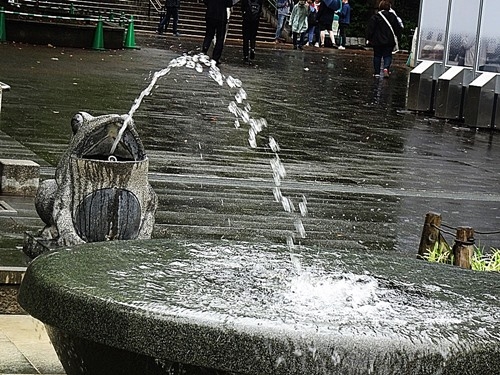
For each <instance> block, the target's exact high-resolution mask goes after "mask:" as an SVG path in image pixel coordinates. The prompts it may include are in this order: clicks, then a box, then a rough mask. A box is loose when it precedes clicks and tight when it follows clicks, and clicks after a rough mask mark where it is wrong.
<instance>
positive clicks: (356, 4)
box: [348, 0, 420, 49]
mask: <svg viewBox="0 0 500 375" xmlns="http://www.w3.org/2000/svg"><path fill="white" fill-rule="evenodd" d="M392 2H393V8H394V10H395V11H396V12H397V14H398V16H399V17H401V19H402V20H403V22H404V25H405V28H404V30H403V37H402V40H401V41H400V48H402V49H410V47H411V39H412V36H413V31H414V30H415V27H416V26H417V23H418V14H419V10H420V0H392ZM378 3H379V1H378V0H349V4H350V5H351V25H350V26H349V32H348V33H349V35H350V36H356V37H364V36H365V29H366V25H367V23H368V20H369V19H370V17H371V16H372V15H373V14H375V12H376V11H377V6H378Z"/></svg>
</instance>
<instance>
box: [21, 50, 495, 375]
mask: <svg viewBox="0 0 500 375" xmlns="http://www.w3.org/2000/svg"><path fill="white" fill-rule="evenodd" d="M200 62H203V60H202V59H198V57H197V58H196V60H195V59H194V58H190V57H189V58H188V57H186V56H184V57H182V59H180V58H179V59H178V60H176V61H175V62H174V65H176V66H180V65H182V66H184V65H185V66H188V63H189V65H190V66H191V67H192V68H194V69H196V70H197V71H200V72H201V71H203V69H204V68H203V67H202V66H201V64H200ZM171 64H172V63H171ZM207 64H208V62H207ZM172 66H173V65H172ZM167 73H168V69H166V70H165V71H164V72H162V73H161V74H167ZM210 74H211V76H213V78H214V80H216V82H218V83H219V85H222V84H223V77H222V75H221V74H220V72H219V71H218V68H217V67H215V66H214V65H213V64H212V68H211V70H210ZM155 77H157V76H156V75H155ZM230 82H231V84H234V86H235V87H237V88H238V89H239V91H238V93H239V98H240V101H237V103H231V104H230V105H229V106H228V107H229V110H230V111H231V113H234V114H235V116H236V117H237V118H239V119H241V120H242V121H245V122H246V123H250V124H251V126H252V131H250V132H249V143H250V145H254V144H255V135H256V134H257V132H258V131H259V129H260V127H261V125H262V123H260V122H257V121H252V119H251V118H250V117H249V116H248V111H246V110H242V109H241V108H240V107H239V106H238V105H239V104H240V103H241V102H243V99H245V98H246V97H245V98H243V96H242V95H240V94H245V93H244V91H242V90H241V88H240V87H239V86H238V84H236V83H235V81H234V80H232V81H230ZM154 84H155V80H153V81H152V84H151V85H150V88H148V90H150V89H151V88H152V87H153V86H154ZM148 90H145V91H144V92H143V94H144V93H148V92H149V91H148ZM144 95H147V94H144ZM144 95H142V94H141V99H142V97H143V96H144ZM245 95H246V94H245ZM139 105H140V100H138V101H136V104H135V108H137V107H138V106H139ZM131 112H132V113H133V111H131ZM126 122H128V126H125V124H126ZM85 124H90V126H86V125H85ZM73 130H74V134H75V135H74V137H73V140H72V142H71V145H70V148H69V149H68V152H67V153H66V154H65V156H64V157H63V159H62V161H61V163H60V165H59V167H58V171H57V173H56V179H55V180H54V181H53V182H47V183H46V185H45V186H46V188H45V190H44V191H45V192H46V193H47V194H43V193H41V194H40V198H39V199H38V201H37V202H38V203H37V207H38V210H39V213H40V216H41V217H42V218H43V219H44V221H45V223H46V224H47V226H46V228H45V229H44V231H43V233H44V235H45V236H46V237H47V238H49V237H50V238H54V239H56V240H57V241H58V243H59V244H60V245H62V246H61V247H59V249H57V250H55V251H50V252H47V253H45V254H42V255H40V256H38V257H36V259H34V260H33V261H32V262H31V264H30V266H29V267H28V269H27V272H26V275H25V278H24V281H23V283H22V285H21V288H20V293H19V302H20V304H21V306H22V307H23V308H25V309H26V311H27V312H29V313H30V314H31V315H32V316H34V317H35V318H37V319H39V320H41V321H42V322H43V323H44V324H45V325H46V326H47V331H48V333H49V336H50V338H51V341H52V343H53V345H54V347H55V349H56V352H57V353H58V355H59V358H60V359H61V362H62V364H63V366H64V368H65V370H66V372H67V374H68V375H77V374H78V375H79V374H93V375H95V374H98V375H100V374H103V375H104V374H106V375H108V374H144V373H146V374H186V375H202V374H203V375H236V374H241V375H243V374H244V375H257V374H258V375H303V374H308V375H309V374H311V375H312V374H314V375H316V374H317V375H331V374H339V375H340V374H341V375H361V374H363V375H364V374H379V375H389V374H398V375H399V374H422V375H427V374H428V375H431V374H440V375H455V374H470V375H482V374H484V375H490V374H500V328H499V326H498V324H497V322H498V320H499V319H500V291H499V289H498V285H500V275H498V274H485V273H476V272H472V271H469V270H463V269H460V268H455V267H451V266H446V265H438V264H430V263H427V262H423V261H420V260H417V259H415V258H414V257H408V256H405V255H403V254H394V253H384V252H382V251H377V252H376V253H374V252H369V251H361V250H359V251H356V252H351V251H347V250H340V249H330V250H327V249H321V250H320V251H318V249H312V248H307V247H303V246H299V247H296V246H290V245H293V243H289V244H288V245H289V246H284V245H276V244H271V243H242V242H227V241H218V242H193V241H190V239H189V238H186V239H184V240H179V241H175V240H167V239H141V238H147V237H149V235H150V234H151V230H152V225H153V224H152V220H153V216H154V207H155V204H156V197H155V195H154V193H153V192H152V191H151V189H150V188H149V185H148V184H146V183H145V182H146V181H147V180H146V177H147V175H146V168H145V166H147V164H146V163H147V159H146V158H145V153H144V150H143V147H142V144H141V143H140V141H139V138H138V137H137V134H136V132H135V130H134V127H133V122H131V116H130V115H129V116H117V115H109V116H103V117H96V118H93V117H92V116H90V115H88V114H83V113H81V114H79V115H77V116H76V117H75V118H74V121H73ZM120 134H121V135H120ZM252 147H253V146H252ZM270 148H271V149H272V150H273V151H275V152H276V153H277V151H278V147H274V148H273V147H270ZM110 151H112V152H110ZM276 160H279V158H276ZM120 163H123V164H124V166H120ZM273 168H274V169H273V170H276V173H275V175H276V177H275V180H277V183H276V185H277V187H278V186H279V183H278V182H279V180H280V178H281V177H283V176H284V173H282V172H281V168H279V165H278V166H275V167H273ZM137 176H139V177H137ZM110 181H111V182H112V183H110ZM139 186H142V187H143V188H144V187H146V188H145V189H143V190H141V191H142V192H139ZM276 190H279V189H276ZM126 191H127V192H130V193H127V192H126ZM44 195H46V198H44ZM132 195H133V196H135V198H133V197H132ZM275 196H276V197H277V201H278V202H281V203H282V204H283V206H284V207H287V208H289V209H291V208H290V207H291V205H290V204H285V203H289V200H287V199H285V198H286V197H283V196H282V195H281V194H275ZM278 198H279V199H278ZM134 199H135V200H134ZM95 202H98V204H95ZM116 202H118V207H119V209H118V210H115V209H114V208H116V207H117V206H116V205H115V204H114V203H116ZM122 202H127V203H126V204H125V205H122V204H121V203H122ZM132 202H135V203H132ZM302 203H303V205H305V202H302ZM99 207H103V209H98V208H99ZM301 211H302V209H301ZM304 211H306V210H304ZM95 212H98V213H108V212H111V214H108V215H104V216H105V217H108V218H111V219H110V220H108V222H106V221H105V220H104V219H103V220H100V219H99V220H96V221H94V220H90V219H85V220H80V219H79V218H81V217H89V218H93V217H94V215H93V213H95ZM129 212H130V215H129ZM123 213H127V215H125V216H127V217H128V216H130V217H131V220H126V221H122V218H123V217H124V216H122V214H123ZM88 221H90V222H88ZM126 222H127V223H131V224H130V227H129V226H128V225H129V224H127V225H125V223H126ZM111 223H113V224H111ZM298 224H301V223H298ZM146 227H147V228H146ZM296 227H298V228H302V226H301V225H297V224H296ZM300 232H301V233H302V231H300ZM112 239H116V240H118V241H109V240H112ZM122 240H127V241H122ZM85 242H86V243H85ZM68 245H70V247H68Z"/></svg>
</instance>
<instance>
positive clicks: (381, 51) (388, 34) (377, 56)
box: [366, 0, 403, 78]
mask: <svg viewBox="0 0 500 375" xmlns="http://www.w3.org/2000/svg"><path fill="white" fill-rule="evenodd" d="M390 9H391V3H390V2H389V1H387V0H382V1H381V2H380V3H379V6H378V10H379V11H378V13H377V14H375V15H373V16H372V17H371V18H370V21H368V26H367V28H366V42H367V43H368V44H369V45H371V46H372V47H373V76H374V77H380V65H381V63H382V59H383V60H384V67H383V69H384V73H383V74H384V78H389V75H390V68H391V64H392V51H393V49H394V46H395V45H396V41H395V39H394V34H395V35H396V37H397V38H398V40H399V39H400V38H401V32H402V30H403V29H402V27H401V25H400V24H399V22H398V19H397V17H396V16H395V15H394V14H393V13H391V12H390V11H389V10H390ZM382 15H383V17H382ZM384 17H385V19H387V21H388V22H389V24H390V25H391V26H392V30H393V31H394V34H393V31H392V30H391V27H389V25H388V23H387V22H386V21H385V19H384Z"/></svg>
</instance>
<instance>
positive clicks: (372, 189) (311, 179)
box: [0, 35, 500, 259]
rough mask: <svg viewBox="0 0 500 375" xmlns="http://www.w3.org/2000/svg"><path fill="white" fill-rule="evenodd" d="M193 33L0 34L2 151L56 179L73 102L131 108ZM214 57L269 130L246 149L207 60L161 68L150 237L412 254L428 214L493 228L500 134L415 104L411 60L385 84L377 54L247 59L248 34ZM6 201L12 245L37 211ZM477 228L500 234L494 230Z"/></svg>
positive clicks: (141, 115)
mask: <svg viewBox="0 0 500 375" xmlns="http://www.w3.org/2000/svg"><path fill="white" fill-rule="evenodd" d="M200 43H201V42H200V41H199V40H197V41H192V40H191V41H189V40H183V39H182V38H180V39H176V40H169V39H168V37H167V38H166V39H165V38H164V37H158V36H144V35H138V36H137V44H138V45H139V46H140V47H141V49H139V50H119V51H104V52H101V51H91V50H76V49H67V48H52V47H48V46H28V45H19V44H10V43H9V44H0V81H2V82H6V83H8V84H9V85H10V86H11V87H12V89H11V91H10V92H7V93H5V94H4V96H3V103H2V113H1V115H0V158H9V157H12V158H24V159H30V160H34V161H36V162H38V163H40V164H41V165H42V178H49V177H51V176H52V175H53V173H54V166H55V165H56V163H57V161H58V160H59V157H60V156H61V154H62V153H63V152H64V151H65V149H66V147H67V145H68V142H69V138H70V135H71V129H70V120H71V118H72V116H73V115H74V114H75V113H76V112H78V111H86V112H89V113H91V114H93V115H96V116H97V115H101V114H109V113H118V114H125V113H127V112H128V111H129V110H130V108H131V106H132V104H133V102H134V100H135V98H137V97H138V96H139V94H140V93H141V91H142V90H143V89H144V88H145V87H147V85H148V84H149V82H150V80H151V78H152V75H153V73H154V72H156V71H158V70H160V69H162V68H165V67H166V66H167V65H168V63H169V62H170V61H171V59H173V58H176V57H178V56H180V55H182V54H183V53H188V54H194V53H198V52H199V44H200ZM220 69H221V73H222V74H223V75H224V76H225V77H229V76H231V77H234V78H237V79H239V80H241V82H242V88H243V89H244V90H245V92H246V94H247V99H246V101H245V102H246V103H248V105H249V106H250V107H248V108H249V109H250V112H249V113H250V116H251V117H253V118H255V119H259V118H264V119H265V120H266V122H267V126H266V127H264V128H263V130H262V131H261V132H260V133H259V134H258V135H257V137H256V143H257V147H256V148H252V147H250V146H249V141H248V138H249V135H248V130H249V126H248V124H245V123H244V122H243V121H240V123H239V124H238V123H235V116H234V115H233V114H231V113H230V112H229V111H228V105H229V103H230V102H231V101H234V100H235V98H234V95H235V94H234V93H235V90H234V89H231V88H230V87H228V85H226V84H224V85H223V86H220V85H219V84H217V83H216V82H215V81H214V80H213V79H211V78H210V77H209V76H208V74H207V70H205V71H204V72H203V73H198V72H197V71H196V70H194V69H188V68H185V67H182V68H175V69H173V70H172V71H171V72H170V74H168V75H167V76H165V77H162V78H160V79H159V81H158V83H157V85H156V86H155V88H154V90H153V92H152V93H151V95H150V96H147V97H146V98H145V100H144V101H143V103H142V104H141V106H140V107H139V109H138V110H137V112H136V113H135V115H134V120H135V124H136V127H137V130H138V132H139V134H140V136H141V138H142V141H143V142H144V144H145V148H146V150H147V152H148V155H149V158H150V182H151V184H152V186H153V188H154V189H155V191H156V193H157V194H158V196H159V207H158V211H157V214H156V225H155V229H154V237H165V238H182V239H186V240H189V241H191V240H206V239H215V238H229V239H237V240H244V241H259V242H266V241H271V242H278V243H284V242H286V241H287V238H288V237H291V238H293V239H294V243H295V244H297V245H299V244H300V245H306V246H309V247H315V248H329V249H336V248H342V249H352V250H356V249H360V248H367V249H370V250H372V251H395V252H398V253H400V254H401V256H411V257H413V256H415V254H416V252H417V250H418V244H419V241H420V235H421V231H422V226H423V222H424V217H425V214H426V213H427V212H429V211H434V212H439V213H441V214H442V215H443V223H445V224H447V225H449V226H451V227H457V226H471V227H473V228H474V229H476V230H477V231H482V232H491V231H496V230H498V229H500V214H499V213H498V206H499V202H500V186H499V184H498V177H499V172H500V163H498V162H497V160H499V159H500V137H499V134H497V133H496V132H493V133H491V132H489V131H484V130H483V131H476V130H475V129H468V128H461V127H460V126H458V125H456V124H451V123H447V122H445V121H441V120H439V121H438V120H435V119H433V118H432V117H429V116H428V115H426V114H416V113H412V112H408V111H406V110H405V100H406V86H407V81H408V75H409V71H410V69H409V68H408V67H406V65H405V58H404V57H401V58H399V59H398V61H397V62H396V63H395V64H394V66H393V74H392V76H391V78H390V79H385V80H384V79H375V78H373V77H372V69H371V52H369V51H363V50H345V51H339V50H333V49H325V50H321V51H320V50H318V49H306V50H304V51H293V50H291V49H290V48H287V47H283V46H278V47H276V46H274V45H272V46H266V47H262V48H259V49H258V51H257V56H256V59H255V62H254V64H253V65H251V66H248V65H245V64H244V63H243V62H242V59H241V51H240V47H239V46H226V47H225V49H224V52H223V64H222V65H221V67H220ZM269 137H272V138H274V139H275V140H276V141H277V143H278V144H279V147H280V151H279V152H278V155H279V158H280V161H281V162H282V164H283V166H284V168H285V170H286V176H285V177H284V178H283V180H282V182H281V186H280V188H281V192H282V194H283V195H284V196H286V197H289V198H290V200H291V201H292V203H293V205H294V208H295V211H293V212H287V211H286V210H285V209H284V207H283V206H282V204H281V203H278V202H276V201H275V199H274V195H273V188H274V187H275V181H274V180H273V175H272V169H271V161H272V160H273V159H274V158H275V153H274V152H273V150H271V148H270V147H269V139H270V138H269ZM0 198H1V199H3V200H6V201H8V202H10V203H11V205H13V206H16V205H18V207H20V210H19V213H18V215H17V216H15V217H6V216H0V251H2V250H7V249H12V248H15V249H17V251H19V248H20V247H21V246H22V237H23V232H24V231H25V230H38V229H40V228H41V227H42V223H41V221H40V220H39V219H38V218H37V217H36V214H35V213H34V210H30V207H31V201H29V200H23V199H21V200H17V201H16V199H15V198H11V197H0ZM301 202H307V204H306V207H307V214H306V215H305V216H302V215H301V214H300V211H299V203H301ZM302 226H303V230H302ZM477 240H479V241H480V244H481V245H485V246H500V236H498V235H497V237H495V235H483V236H478V237H477ZM449 241H451V238H450V239H449ZM0 259H2V257H1V256H0Z"/></svg>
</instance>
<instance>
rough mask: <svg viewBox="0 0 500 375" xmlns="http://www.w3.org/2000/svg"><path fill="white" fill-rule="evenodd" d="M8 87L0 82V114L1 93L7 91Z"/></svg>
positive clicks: (0, 104)
mask: <svg viewBox="0 0 500 375" xmlns="http://www.w3.org/2000/svg"><path fill="white" fill-rule="evenodd" d="M9 90H10V86H9V85H7V84H6V83H3V82H0V113H1V112H2V92H3V91H9Z"/></svg>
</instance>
